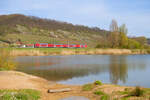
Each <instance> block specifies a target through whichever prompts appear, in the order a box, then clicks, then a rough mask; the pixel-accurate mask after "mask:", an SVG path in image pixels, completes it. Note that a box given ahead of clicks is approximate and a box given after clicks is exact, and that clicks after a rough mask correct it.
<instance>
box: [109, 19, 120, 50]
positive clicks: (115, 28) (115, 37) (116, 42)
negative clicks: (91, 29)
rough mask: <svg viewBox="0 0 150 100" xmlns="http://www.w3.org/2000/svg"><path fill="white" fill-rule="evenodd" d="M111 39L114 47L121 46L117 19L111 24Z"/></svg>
mask: <svg viewBox="0 0 150 100" xmlns="http://www.w3.org/2000/svg"><path fill="white" fill-rule="evenodd" d="M109 41H110V44H111V47H112V48H115V47H118V46H119V32H118V24H117V21H116V20H114V19H113V20H112V22H111V24H110V35H109Z"/></svg>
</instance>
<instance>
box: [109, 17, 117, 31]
mask: <svg viewBox="0 0 150 100" xmlns="http://www.w3.org/2000/svg"><path fill="white" fill-rule="evenodd" d="M110 31H111V32H118V24H117V21H116V20H114V19H113V20H112V22H111V24H110Z"/></svg>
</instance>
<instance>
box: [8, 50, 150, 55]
mask: <svg viewBox="0 0 150 100" xmlns="http://www.w3.org/2000/svg"><path fill="white" fill-rule="evenodd" d="M9 50H10V54H11V55H12V56H48V55H134V54H150V49H96V48H86V49H83V48H82V49H81V48H78V49H75V48H11V49H9Z"/></svg>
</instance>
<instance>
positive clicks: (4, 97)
mask: <svg viewBox="0 0 150 100" xmlns="http://www.w3.org/2000/svg"><path fill="white" fill-rule="evenodd" d="M39 99H40V92H39V91H37V90H31V89H22V90H0V100H39Z"/></svg>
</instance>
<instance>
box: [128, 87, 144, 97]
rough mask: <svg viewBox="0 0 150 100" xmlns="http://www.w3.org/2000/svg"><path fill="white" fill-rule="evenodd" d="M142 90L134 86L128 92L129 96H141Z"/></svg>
mask: <svg viewBox="0 0 150 100" xmlns="http://www.w3.org/2000/svg"><path fill="white" fill-rule="evenodd" d="M143 94H144V91H143V90H142V89H141V88H140V87H136V88H135V89H134V90H133V91H131V93H130V94H129V95H130V96H137V97H140V96H143Z"/></svg>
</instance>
